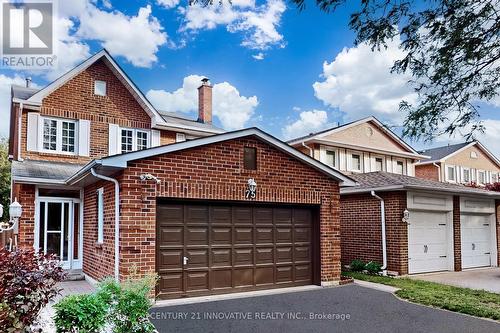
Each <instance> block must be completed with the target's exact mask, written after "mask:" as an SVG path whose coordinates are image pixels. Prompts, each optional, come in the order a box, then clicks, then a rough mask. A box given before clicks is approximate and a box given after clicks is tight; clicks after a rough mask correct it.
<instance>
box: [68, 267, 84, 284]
mask: <svg viewBox="0 0 500 333" xmlns="http://www.w3.org/2000/svg"><path fill="white" fill-rule="evenodd" d="M66 272H67V273H68V275H66V279H64V281H81V280H85V276H84V275H83V271H82V270H81V269H69V270H67V271H66Z"/></svg>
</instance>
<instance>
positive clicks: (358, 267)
mask: <svg viewBox="0 0 500 333" xmlns="http://www.w3.org/2000/svg"><path fill="white" fill-rule="evenodd" d="M365 266H366V265H365V263H364V262H363V261H362V260H359V259H354V260H353V261H352V262H351V264H350V265H349V267H350V268H351V271H353V272H361V271H363V270H364V269H365Z"/></svg>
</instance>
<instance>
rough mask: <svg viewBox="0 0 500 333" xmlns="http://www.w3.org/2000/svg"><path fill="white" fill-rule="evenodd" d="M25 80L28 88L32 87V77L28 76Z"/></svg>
mask: <svg viewBox="0 0 500 333" xmlns="http://www.w3.org/2000/svg"><path fill="white" fill-rule="evenodd" d="M25 80H26V88H29V87H30V86H31V76H27V77H26V78H25Z"/></svg>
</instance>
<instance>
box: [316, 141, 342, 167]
mask: <svg viewBox="0 0 500 333" xmlns="http://www.w3.org/2000/svg"><path fill="white" fill-rule="evenodd" d="M327 152H333V154H334V156H333V164H334V165H328V164H327V163H326V162H327V161H326V156H327V154H326V153H327ZM319 160H320V161H321V162H322V163H324V164H326V165H328V166H329V167H330V168H335V169H339V150H338V149H336V148H333V147H328V146H320V147H319Z"/></svg>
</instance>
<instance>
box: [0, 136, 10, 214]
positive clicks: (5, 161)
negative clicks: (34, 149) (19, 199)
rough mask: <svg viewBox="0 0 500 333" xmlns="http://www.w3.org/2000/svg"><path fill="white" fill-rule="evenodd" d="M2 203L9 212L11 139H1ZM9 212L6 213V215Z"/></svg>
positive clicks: (0, 184) (0, 195)
mask: <svg viewBox="0 0 500 333" xmlns="http://www.w3.org/2000/svg"><path fill="white" fill-rule="evenodd" d="M0 204H2V205H3V207H4V211H5V212H7V211H8V208H9V205H10V162H9V141H8V140H7V139H0ZM6 215H7V213H4V216H6Z"/></svg>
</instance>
